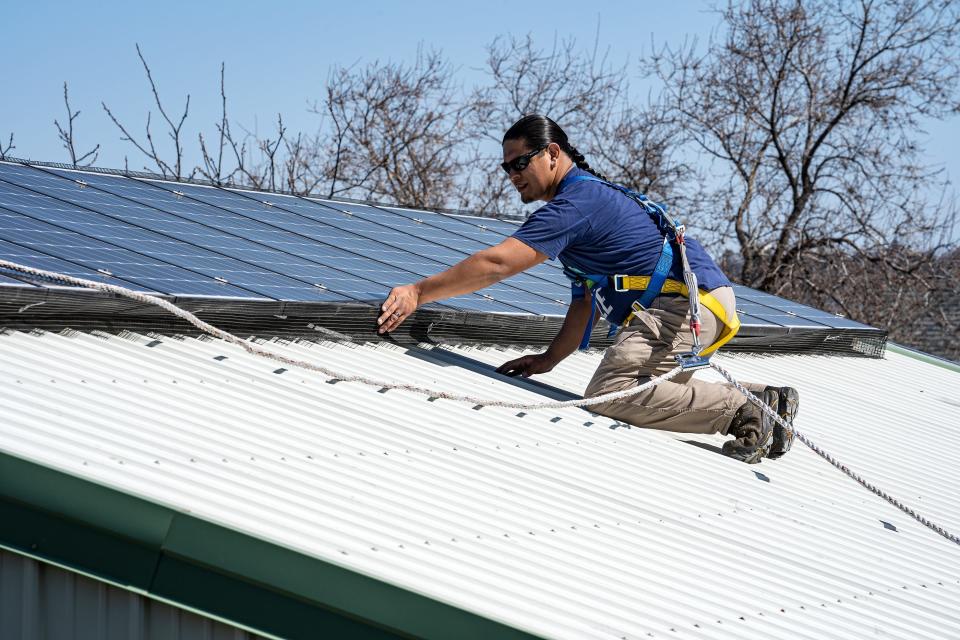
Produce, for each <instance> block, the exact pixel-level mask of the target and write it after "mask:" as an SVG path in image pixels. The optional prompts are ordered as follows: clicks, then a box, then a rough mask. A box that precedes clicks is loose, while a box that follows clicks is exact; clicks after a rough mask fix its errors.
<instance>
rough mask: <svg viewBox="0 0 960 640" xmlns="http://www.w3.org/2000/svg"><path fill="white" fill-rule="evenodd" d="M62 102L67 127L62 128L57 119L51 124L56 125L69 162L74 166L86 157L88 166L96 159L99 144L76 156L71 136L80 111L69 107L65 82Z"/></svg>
mask: <svg viewBox="0 0 960 640" xmlns="http://www.w3.org/2000/svg"><path fill="white" fill-rule="evenodd" d="M63 104H64V106H66V107H67V128H66V129H64V128H63V127H62V126H61V125H60V123H59V122H58V121H57V120H54V121H53V124H54V126H56V127H57V134H58V135H59V136H60V141H61V142H63V147H64V148H65V149H66V150H67V153H68V154H70V164H72V165H73V166H75V167H76V166H77V165H79V164H82V163H83V161H84V160H86V159H87V158H90V162H88V163H87V164H86V165H85V166H90V165H92V164H93V163H94V162H96V161H97V155H98V152H99V151H100V145H99V144H98V145H97V146H95V147H94V148H93V149H91V150H90V151H87V152H86V153H84V154H80V156H79V157H78V156H77V150H76V147H75V144H74V143H75V141H74V137H73V121H74V120H76V119H77V118H79V117H80V111H79V110H77V111H74V110H73V109H71V108H70V96H69V95H68V93H67V83H66V82H64V83H63ZM91 156H92V157H91Z"/></svg>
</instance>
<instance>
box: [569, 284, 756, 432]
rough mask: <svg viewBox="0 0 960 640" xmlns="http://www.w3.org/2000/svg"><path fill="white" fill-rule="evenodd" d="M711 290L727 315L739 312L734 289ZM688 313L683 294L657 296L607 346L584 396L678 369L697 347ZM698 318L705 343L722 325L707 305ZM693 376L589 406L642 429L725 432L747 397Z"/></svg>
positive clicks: (752, 388)
mask: <svg viewBox="0 0 960 640" xmlns="http://www.w3.org/2000/svg"><path fill="white" fill-rule="evenodd" d="M710 293H711V294H712V295H713V296H714V297H715V298H717V300H718V301H719V302H720V303H721V304H722V305H723V307H724V309H725V310H726V311H727V313H728V314H730V313H733V312H734V311H735V308H736V300H735V298H734V295H733V289H732V288H730V287H720V288H718V289H714V290H713V291H711V292H710ZM689 311H690V303H689V301H688V300H687V299H686V298H685V297H683V296H680V295H674V296H659V297H657V298H656V299H655V300H654V301H653V303H652V304H651V306H650V308H649V309H647V310H646V311H644V312H643V313H640V314H639V316H638V317H637V318H635V319H634V320H633V322H631V323H630V324H629V325H628V326H626V327H624V328H623V330H622V331H621V332H620V334H619V335H618V336H617V339H616V342H614V344H613V345H612V346H610V347H608V348H607V350H606V352H605V353H604V354H603V360H602V361H601V362H600V366H598V367H597V370H596V372H595V373H594V374H593V378H592V379H591V380H590V384H589V385H587V390H586V391H585V392H584V395H585V396H588V397H589V396H597V395H601V394H604V393H610V392H612V391H622V390H624V389H629V388H631V387H637V386H639V385H641V384H643V383H645V382H647V381H649V380H650V378H652V377H656V376H659V375H663V374H665V373H667V372H668V371H670V370H671V369H673V368H674V367H676V366H677V361H676V360H674V356H675V355H677V354H679V353H684V352H689V351H690V349H691V347H692V345H693V339H692V337H691V335H690V324H689ZM700 322H701V325H702V328H701V332H700V340H701V343H702V344H703V345H704V346H707V345H709V344H711V343H712V342H713V341H714V339H716V337H717V335H719V333H720V330H721V329H722V328H723V325H722V324H721V323H720V322H719V320H717V317H716V316H714V315H713V313H711V312H710V311H709V310H707V309H706V308H704V307H703V306H701V318H700ZM693 374H694V372H693V371H689V372H683V373H681V374H680V375H678V376H676V377H674V378H672V379H671V380H667V381H665V382H661V383H660V384H658V385H657V386H655V387H653V388H652V389H648V390H646V391H644V392H643V393H639V394H637V395H634V396H630V397H628V398H624V399H623V400H615V401H613V402H604V403H601V404H597V405H593V406H592V407H589V408H590V409H591V410H592V411H595V412H596V413H599V414H601V415H604V416H608V417H610V418H614V419H616V420H621V421H623V422H627V423H629V424H632V425H636V426H638V427H647V428H650V429H664V430H666V431H678V432H681V433H722V434H726V433H727V429H728V428H729V427H730V422H731V420H732V419H733V415H734V414H735V413H736V412H737V409H739V408H740V407H741V406H742V405H743V404H744V403H745V402H747V398H746V396H744V395H743V394H742V393H740V392H739V391H737V390H736V388H734V387H733V385H730V384H721V383H716V382H705V381H703V380H695V379H693ZM741 384H743V386H745V387H746V388H747V389H749V390H750V391H751V392H754V393H757V392H760V391H763V389H764V386H765V385H762V384H753V383H743V382H741Z"/></svg>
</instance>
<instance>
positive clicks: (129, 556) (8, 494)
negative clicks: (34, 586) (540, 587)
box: [0, 453, 536, 640]
mask: <svg viewBox="0 0 960 640" xmlns="http://www.w3.org/2000/svg"><path fill="white" fill-rule="evenodd" d="M0 543H2V544H3V545H4V546H7V547H9V548H12V549H18V550H22V551H23V552H24V553H26V554H28V555H30V556H33V557H37V558H41V559H49V560H50V561H52V562H54V563H56V564H59V565H61V566H66V567H70V568H75V569H77V570H78V571H81V572H83V573H85V574H88V575H92V576H95V577H101V578H103V579H105V580H107V581H109V582H111V583H114V584H118V585H122V586H124V587H126V588H129V589H131V590H133V591H139V592H143V593H144V594H145V595H148V596H155V597H158V598H159V599H161V600H164V601H167V602H172V603H176V604H182V605H183V606H184V607H186V608H189V609H191V610H194V611H199V612H201V613H209V614H211V615H212V616H215V617H217V618H219V619H222V620H225V621H227V622H235V623H237V624H239V625H242V626H243V627H245V628H249V629H253V630H255V631H259V632H262V633H264V634H266V635H273V636H279V637H283V638H317V637H337V638H340V637H349V638H357V639H360V640H364V639H368V638H369V639H370V640H380V639H384V640H386V639H389V638H410V637H415V638H451V637H456V638H458V639H472V638H476V639H479V638H510V639H514V638H516V639H524V640H527V639H531V638H535V637H536V636H533V635H530V634H528V633H526V632H523V631H520V630H518V629H514V628H512V627H509V626H507V625H505V624H502V623H500V622H497V621H495V620H491V619H488V618H484V617H483V616H480V615H477V614H475V613H471V612H469V611H465V610H463V609H459V608H457V607H455V606H453V605H450V604H447V603H444V602H440V601H438V600H434V599H432V598H429V597H427V596H424V595H421V594H418V593H414V592H412V591H408V590H406V589H402V588H400V587H397V586H395V585H392V584H389V583H387V582H383V581H381V580H377V579H375V578H371V577H369V576H366V575H363V574H361V573H357V572H355V571H352V570H350V569H347V568H345V567H342V566H338V565H335V564H333V563H330V562H326V561H324V560H321V559H319V558H314V557H311V556H308V555H305V554H302V553H299V552H297V551H294V550H292V549H288V548H285V547H281V546H279V545H275V544H272V543H270V542H267V541H264V540H260V539H257V538H255V537H253V536H249V535H247V534H244V533H241V532H238V531H235V530H233V529H230V528H228V527H224V526H221V525H218V524H214V523H212V522H209V521H206V520H202V519H200V518H196V517H194V516H191V515H189V514H185V513H182V512H179V511H176V510H175V509H171V508H168V507H164V506H161V505H158V504H155V503H153V502H150V501H148V500H145V499H142V498H139V497H136V496H132V495H130V494H127V493H124V492H122V491H118V490H116V489H112V488H110V487H107V486H104V485H100V484H97V483H94V482H91V481H89V480H86V479H83V478H79V477H76V476H73V475H70V474H68V473H64V472H61V471H57V470H55V469H52V468H50V467H47V466H44V465H42V464H39V463H35V462H31V461H29V460H25V459H23V458H19V457H16V456H13V455H10V454H6V453H0Z"/></svg>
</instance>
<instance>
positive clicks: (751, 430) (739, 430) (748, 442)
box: [722, 389, 778, 464]
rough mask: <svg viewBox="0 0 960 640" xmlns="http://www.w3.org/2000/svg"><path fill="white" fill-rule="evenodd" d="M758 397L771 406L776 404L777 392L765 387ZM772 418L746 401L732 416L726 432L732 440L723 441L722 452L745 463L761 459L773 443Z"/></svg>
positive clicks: (753, 462)
mask: <svg viewBox="0 0 960 640" xmlns="http://www.w3.org/2000/svg"><path fill="white" fill-rule="evenodd" d="M760 399H761V400H763V401H764V402H765V403H767V404H768V405H769V406H771V407H775V406H777V401H778V396H777V392H776V391H773V390H771V389H765V390H764V391H763V393H761V394H760ZM773 424H774V421H773V419H772V418H771V417H770V416H768V415H767V414H766V413H764V412H763V411H761V410H760V408H759V407H757V405H755V404H753V402H752V401H750V400H747V402H746V403H744V405H743V406H742V407H740V408H739V409H737V412H736V413H735V414H734V416H733V421H732V422H731V423H730V428H729V429H727V433H728V434H729V435H732V436H733V440H727V441H726V442H724V443H723V449H722V451H723V454H724V455H726V456H730V457H731V458H735V459H737V460H740V461H742V462H746V463H747V464H755V463H757V462H760V461H761V460H763V457H764V456H765V455H767V454H768V453H769V451H770V447H771V445H772V444H773Z"/></svg>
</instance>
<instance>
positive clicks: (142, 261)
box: [0, 162, 877, 336]
mask: <svg viewBox="0 0 960 640" xmlns="http://www.w3.org/2000/svg"><path fill="white" fill-rule="evenodd" d="M518 227H519V223H516V222H511V221H505V220H496V219H490V218H481V217H475V216H468V215H454V214H445V213H436V212H429V211H421V210H416V209H411V208H405V207H394V206H381V205H374V204H362V203H356V202H344V201H339V200H329V199H324V198H304V197H298V196H292V195H286V194H279V193H268V192H259V191H250V190H245V189H226V188H219V187H213V186H207V185H201V184H195V183H186V182H173V181H170V180H164V179H160V178H152V177H147V176H137V177H131V176H123V175H119V174H116V173H110V172H98V171H89V170H77V169H69V168H64V167H53V166H34V165H30V164H28V163H11V162H0V255H2V256H3V257H5V258H7V259H10V260H13V261H16V262H20V263H23V264H28V265H33V266H37V267H40V268H43V269H48V270H50V271H58V272H62V273H68V274H70V275H76V276H78V277H83V278H88V279H94V280H98V281H102V282H114V283H117V284H122V285H124V286H128V287H131V288H134V289H138V290H141V291H148V292H157V293H164V294H171V295H189V296H201V297H204V296H209V297H229V298H238V299H246V300H252V301H258V300H268V301H270V300H272V301H289V302H298V303H299V302H304V303H311V302H350V301H353V302H361V303H364V304H369V305H373V306H375V305H378V304H379V302H380V301H381V300H382V299H383V298H384V297H385V296H386V294H387V292H388V291H389V290H390V288H391V287H393V286H395V285H398V284H405V283H409V282H413V281H416V280H418V279H420V278H423V277H426V276H429V275H432V274H435V273H438V272H439V271H442V270H444V269H446V268H447V267H450V266H452V265H454V264H456V263H457V262H459V261H460V260H463V259H464V258H466V257H468V256H470V255H472V254H474V253H475V252H477V251H479V250H481V249H483V248H486V247H490V246H494V245H496V244H499V243H500V242H502V241H503V240H504V239H505V238H507V237H509V236H510V235H512V234H513V233H514V232H515V231H516V229H517V228H518ZM33 282H35V281H34V280H32V279H29V278H25V277H23V276H19V275H17V274H14V273H3V274H0V285H2V286H4V287H16V286H23V287H31V286H33V285H32V284H31V283H33ZM569 287H570V285H569V281H568V280H567V278H566V277H565V276H564V275H563V273H562V270H561V268H560V266H559V263H557V262H556V261H548V262H545V263H543V264H540V265H537V266H536V267H534V268H532V269H529V270H527V271H525V272H524V273H522V274H518V275H516V276H514V277H512V278H509V279H507V280H504V281H502V282H499V283H497V284H495V285H493V286H491V287H488V288H486V289H484V290H482V291H479V292H476V293H473V294H467V295H462V296H457V297H455V298H452V299H449V300H445V301H442V302H439V303H431V304H430V305H429V308H432V309H437V310H444V309H456V310H461V311H474V312H483V313H494V314H503V315H510V316H517V317H523V316H527V315H540V316H553V317H558V316H562V315H563V314H564V313H565V312H566V309H567V304H568V302H569V296H570V293H569V291H570V288H569ZM735 292H736V295H737V306H738V311H739V315H740V317H741V321H742V323H743V330H742V331H741V334H742V335H758V336H762V335H768V336H772V335H776V334H786V333H790V332H799V333H800V334H803V333H804V332H835V331H837V330H852V331H854V332H856V331H862V330H867V331H877V330H875V329H872V328H871V327H868V326H866V325H863V324H860V323H857V322H854V321H851V320H848V319H846V318H842V317H839V316H835V315H833V314H830V313H827V312H824V311H820V310H818V309H814V308H811V307H808V306H805V305H801V304H798V303H794V302H791V301H789V300H785V299H783V298H780V297H778V296H774V295H771V294H768V293H764V292H761V291H756V290H754V289H750V288H747V287H743V286H735ZM751 332H752V333H751Z"/></svg>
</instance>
